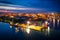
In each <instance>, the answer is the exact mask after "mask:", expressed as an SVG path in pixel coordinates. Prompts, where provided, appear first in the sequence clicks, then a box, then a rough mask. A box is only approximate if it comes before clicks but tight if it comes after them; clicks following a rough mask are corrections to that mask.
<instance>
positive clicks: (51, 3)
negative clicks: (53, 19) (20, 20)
mask: <svg viewBox="0 0 60 40" xmlns="http://www.w3.org/2000/svg"><path fill="white" fill-rule="evenodd" d="M0 3H4V4H13V5H19V6H24V7H27V8H37V9H42V10H43V11H44V10H45V11H57V12H60V1H59V0H0ZM40 11H41V10H40Z"/></svg>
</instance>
